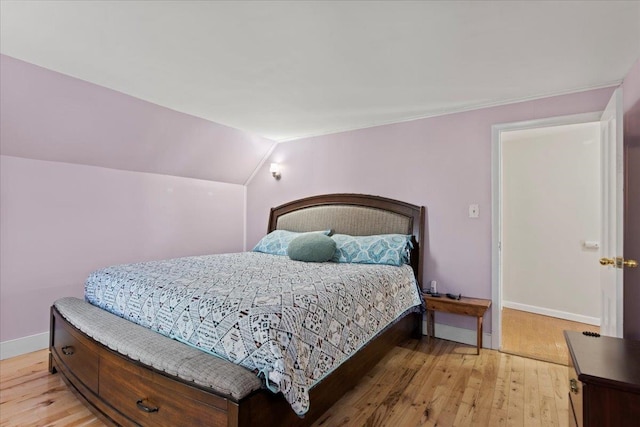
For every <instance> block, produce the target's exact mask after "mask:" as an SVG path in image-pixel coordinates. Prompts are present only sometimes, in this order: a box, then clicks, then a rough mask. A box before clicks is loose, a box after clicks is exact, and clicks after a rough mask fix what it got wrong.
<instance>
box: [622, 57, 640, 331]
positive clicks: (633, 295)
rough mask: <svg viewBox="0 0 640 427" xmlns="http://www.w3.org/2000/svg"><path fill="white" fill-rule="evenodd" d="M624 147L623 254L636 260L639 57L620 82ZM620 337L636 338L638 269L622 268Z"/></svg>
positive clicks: (639, 244)
mask: <svg viewBox="0 0 640 427" xmlns="http://www.w3.org/2000/svg"><path fill="white" fill-rule="evenodd" d="M622 102H623V104H624V107H623V110H624V117H623V123H624V145H625V149H626V150H627V153H626V154H627V163H626V165H625V168H626V171H625V173H626V180H625V182H626V188H625V192H626V194H625V198H626V203H625V204H626V211H625V221H624V228H625V236H624V237H625V240H624V256H625V258H631V259H636V260H640V221H638V218H640V60H638V61H636V63H635V65H634V66H633V67H632V68H631V71H630V72H629V74H627V76H626V77H625V79H624V82H623V84H622ZM623 316H624V320H623V328H624V337H625V338H630V339H636V340H640V268H634V269H630V268H627V269H625V270H624V311H623Z"/></svg>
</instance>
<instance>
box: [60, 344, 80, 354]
mask: <svg viewBox="0 0 640 427" xmlns="http://www.w3.org/2000/svg"><path fill="white" fill-rule="evenodd" d="M61 350H62V354H64V355H67V356H71V355H72V354H73V353H75V352H76V350H75V349H74V348H73V346H70V345H65V346H64V347H62V349H61Z"/></svg>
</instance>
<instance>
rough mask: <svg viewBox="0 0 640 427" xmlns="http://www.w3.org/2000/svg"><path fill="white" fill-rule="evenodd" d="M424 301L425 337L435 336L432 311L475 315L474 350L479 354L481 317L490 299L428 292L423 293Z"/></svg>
mask: <svg viewBox="0 0 640 427" xmlns="http://www.w3.org/2000/svg"><path fill="white" fill-rule="evenodd" d="M423 298H424V302H425V304H426V305H427V337H429V338H430V337H435V336H436V333H435V323H434V320H433V319H434V313H435V312H436V311H441V312H444V313H454V314H464V315H467V316H475V317H476V318H477V319H478V325H477V329H476V335H477V337H476V338H477V344H476V347H477V348H476V352H477V354H480V347H482V318H483V317H484V314H485V313H486V311H487V309H488V308H489V307H490V306H491V300H488V299H482V298H467V297H462V298H460V299H459V300H455V299H451V298H447V297H446V296H444V295H443V296H441V297H432V296H431V295H429V294H423Z"/></svg>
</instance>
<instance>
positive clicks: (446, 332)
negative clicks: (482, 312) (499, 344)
mask: <svg viewBox="0 0 640 427" xmlns="http://www.w3.org/2000/svg"><path fill="white" fill-rule="evenodd" d="M435 333H436V338H442V339H443V340H449V341H454V342H459V343H462V344H468V345H472V346H474V347H475V346H476V345H477V334H476V331H475V329H474V330H471V329H464V328H458V327H456V326H449V325H443V324H440V323H436V326H435ZM422 334H423V335H427V321H426V320H424V319H423V320H422ZM482 348H491V334H489V333H487V332H484V331H483V333H482Z"/></svg>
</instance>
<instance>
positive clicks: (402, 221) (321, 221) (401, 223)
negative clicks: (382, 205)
mask: <svg viewBox="0 0 640 427" xmlns="http://www.w3.org/2000/svg"><path fill="white" fill-rule="evenodd" d="M276 229H282V230H290V231H313V230H328V229H332V230H333V232H334V233H339V234H350V235H352V236H370V235H372V234H413V232H412V230H411V221H410V218H407V217H405V216H402V215H398V214H396V213H394V212H389V211H384V210H381V209H376V208H365V207H361V206H351V205H333V206H317V207H311V208H306V209H302V210H297V211H293V212H289V213H287V214H284V215H282V216H280V217H278V219H277V220H276Z"/></svg>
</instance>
